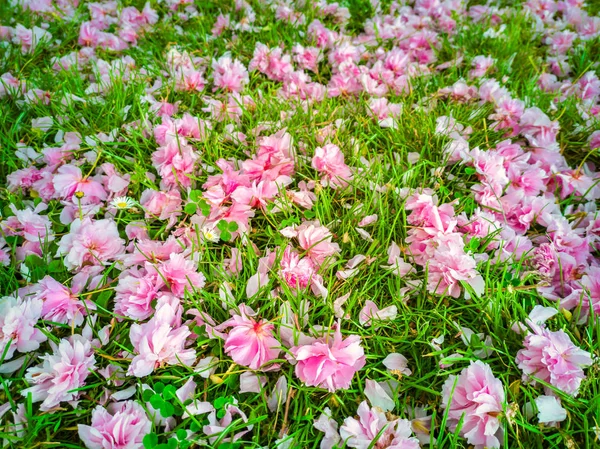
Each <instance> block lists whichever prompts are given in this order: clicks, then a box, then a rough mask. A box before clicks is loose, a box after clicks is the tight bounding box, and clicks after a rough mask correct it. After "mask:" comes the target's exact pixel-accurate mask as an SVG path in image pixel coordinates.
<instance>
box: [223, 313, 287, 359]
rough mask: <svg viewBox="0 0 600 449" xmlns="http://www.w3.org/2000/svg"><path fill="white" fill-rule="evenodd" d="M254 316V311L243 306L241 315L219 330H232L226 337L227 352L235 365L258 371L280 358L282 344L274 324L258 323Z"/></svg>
mask: <svg viewBox="0 0 600 449" xmlns="http://www.w3.org/2000/svg"><path fill="white" fill-rule="evenodd" d="M252 315H254V312H253V311H252V309H250V308H249V307H246V306H245V305H243V304H242V305H241V306H240V315H233V317H231V318H230V319H229V320H227V321H225V322H224V323H223V324H221V325H220V326H218V329H219V330H222V329H226V328H228V327H231V328H232V329H231V330H230V331H229V333H228V334H227V336H226V337H225V352H226V353H227V354H228V355H229V356H230V357H231V358H232V359H233V361H234V362H235V363H237V364H239V365H242V366H247V367H248V368H250V369H255V370H256V369H260V368H261V367H262V366H263V365H265V364H266V363H269V362H270V361H271V360H275V359H276V358H277V357H279V353H280V352H281V350H280V349H279V348H280V347H281V343H279V341H277V339H276V338H275V337H274V336H273V329H274V328H275V326H273V324H271V323H269V322H268V321H266V320H260V321H256V320H255V319H254V318H252Z"/></svg>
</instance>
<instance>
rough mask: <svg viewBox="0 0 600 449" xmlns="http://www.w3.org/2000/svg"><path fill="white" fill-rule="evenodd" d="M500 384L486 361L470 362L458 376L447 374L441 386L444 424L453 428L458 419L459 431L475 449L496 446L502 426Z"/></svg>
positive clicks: (502, 391) (500, 435) (502, 390)
mask: <svg viewBox="0 0 600 449" xmlns="http://www.w3.org/2000/svg"><path fill="white" fill-rule="evenodd" d="M503 403H504V388H503V386H502V382H501V381H500V380H498V379H496V378H495V377H494V375H493V373H492V370H491V369H490V367H489V365H487V364H486V363H483V362H481V361H479V360H478V361H476V362H471V365H470V366H469V367H468V368H465V369H463V370H462V371H461V372H460V374H459V375H458V376H454V375H453V376H450V377H448V379H447V380H446V382H445V383H444V386H443V387H442V405H441V407H442V408H443V409H447V413H448V420H447V422H446V425H447V426H448V428H449V429H450V430H451V431H454V430H455V429H456V427H457V426H458V423H459V421H460V420H461V419H462V420H463V421H462V426H461V429H460V435H461V436H463V437H464V438H466V439H467V441H468V442H469V444H472V445H473V446H474V447H475V449H484V448H490V449H491V448H499V447H500V446H501V445H502V434H503V431H502V427H501V425H500V421H499V419H498V415H500V414H501V413H502V411H503Z"/></svg>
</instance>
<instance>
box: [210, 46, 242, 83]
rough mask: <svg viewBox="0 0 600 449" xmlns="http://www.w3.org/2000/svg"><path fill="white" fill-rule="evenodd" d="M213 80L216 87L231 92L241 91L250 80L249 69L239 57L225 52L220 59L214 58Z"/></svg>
mask: <svg viewBox="0 0 600 449" xmlns="http://www.w3.org/2000/svg"><path fill="white" fill-rule="evenodd" d="M212 68H213V80H214V84H215V87H216V88H220V89H224V90H226V91H229V92H241V91H242V90H243V89H244V86H245V85H246V84H247V83H248V81H250V79H249V78H248V70H246V67H244V65H243V64H242V63H241V62H240V61H238V60H237V59H232V58H231V55H230V54H229V53H225V54H224V55H223V56H221V57H220V58H219V59H218V60H213V63H212Z"/></svg>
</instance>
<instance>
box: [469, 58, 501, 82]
mask: <svg viewBox="0 0 600 449" xmlns="http://www.w3.org/2000/svg"><path fill="white" fill-rule="evenodd" d="M494 62H496V61H495V60H494V58H492V57H491V56H481V55H480V56H475V57H474V58H473V61H472V62H471V65H472V66H473V69H472V70H469V76H470V77H471V78H481V77H482V76H484V75H485V74H486V72H487V71H488V70H489V69H490V68H491V67H492V66H493V65H494Z"/></svg>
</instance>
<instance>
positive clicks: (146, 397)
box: [142, 390, 154, 402]
mask: <svg viewBox="0 0 600 449" xmlns="http://www.w3.org/2000/svg"><path fill="white" fill-rule="evenodd" d="M152 396H154V393H153V392H152V390H144V392H143V393H142V399H143V400H144V402H150V399H152Z"/></svg>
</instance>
